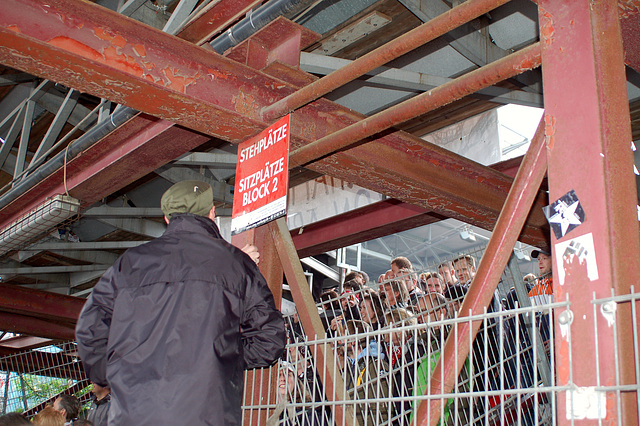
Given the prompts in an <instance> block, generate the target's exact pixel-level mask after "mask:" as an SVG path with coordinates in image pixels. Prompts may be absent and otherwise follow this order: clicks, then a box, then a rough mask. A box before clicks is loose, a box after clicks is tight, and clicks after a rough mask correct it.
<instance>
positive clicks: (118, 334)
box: [76, 214, 285, 425]
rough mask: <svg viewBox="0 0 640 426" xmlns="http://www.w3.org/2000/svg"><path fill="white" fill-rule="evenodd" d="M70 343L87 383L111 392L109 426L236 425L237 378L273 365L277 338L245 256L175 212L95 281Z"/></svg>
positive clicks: (276, 323)
mask: <svg viewBox="0 0 640 426" xmlns="http://www.w3.org/2000/svg"><path fill="white" fill-rule="evenodd" d="M76 339H77V341H78V352H79V354H80V358H81V359H82V361H83V364H84V368H85V371H86V373H87V376H88V377H89V378H90V379H91V380H92V381H94V382H96V383H98V384H100V385H107V384H108V385H109V386H110V387H111V407H110V411H109V425H162V424H167V425H168V424H171V425H174V424H175V425H178V424H180V425H183V424H184V425H187V424H188V425H214V424H215V425H237V424H240V423H241V410H240V405H241V402H242V392H243V373H244V370H245V369H246V368H256V367H264V366H268V365H271V364H272V363H273V362H274V361H275V360H276V359H277V358H278V357H279V356H280V355H281V354H282V351H283V349H284V346H285V331H284V321H283V319H282V315H281V314H280V312H279V311H278V310H277V309H276V307H275V304H274V300H273V296H272V294H271V291H270V290H269V288H268V287H267V284H266V282H265V280H264V278H263V277H262V275H261V274H260V271H259V270H258V268H257V266H256V265H255V263H254V262H253V261H252V260H251V259H250V258H249V256H247V255H246V254H244V253H243V252H242V251H241V250H239V249H237V248H235V247H233V246H232V245H230V244H229V243H227V242H225V241H224V240H223V239H222V237H221V236H220V232H219V231H218V228H217V226H216V225H215V223H214V222H213V221H211V220H210V219H208V218H205V217H200V216H195V215H191V214H180V215H174V216H173V217H172V218H171V221H170V223H169V226H168V227H167V230H166V232H165V233H164V234H163V235H162V237H160V238H158V239H156V240H154V241H151V242H149V243H147V244H144V245H141V246H139V247H136V248H132V249H130V250H127V252H126V253H124V254H123V255H122V256H121V257H120V258H119V259H118V260H117V261H116V262H115V264H114V265H113V266H112V267H111V268H109V270H107V272H106V273H105V274H104V275H103V276H102V278H101V279H100V281H99V282H98V283H97V284H96V286H95V287H94V289H93V292H92V293H91V296H89V298H88V299H87V302H86V304H85V306H84V308H83V309H82V312H81V313H80V318H79V319H78V324H77V327H76Z"/></svg>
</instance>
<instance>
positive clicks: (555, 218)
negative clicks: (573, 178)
mask: <svg viewBox="0 0 640 426" xmlns="http://www.w3.org/2000/svg"><path fill="white" fill-rule="evenodd" d="M542 211H544V215H545V216H546V217H547V221H548V222H549V225H551V230H553V233H554V234H555V236H556V239H558V240H559V239H560V238H562V237H564V236H565V235H567V233H569V232H571V231H572V230H573V229H575V228H577V227H578V226H579V225H581V224H582V222H584V210H582V206H581V205H580V200H578V195H576V192H575V191H574V190H573V189H572V190H571V191H569V192H567V193H566V194H564V195H563V196H562V197H560V198H559V199H558V200H557V201H556V202H554V203H552V204H550V205H548V206H546V207H543V208H542Z"/></svg>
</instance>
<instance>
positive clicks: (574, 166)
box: [538, 0, 640, 425]
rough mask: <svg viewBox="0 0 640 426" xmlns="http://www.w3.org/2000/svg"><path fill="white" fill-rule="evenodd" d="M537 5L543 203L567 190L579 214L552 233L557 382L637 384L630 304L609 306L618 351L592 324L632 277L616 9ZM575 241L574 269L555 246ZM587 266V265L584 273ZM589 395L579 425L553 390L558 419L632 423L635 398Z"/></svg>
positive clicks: (636, 261)
mask: <svg viewBox="0 0 640 426" xmlns="http://www.w3.org/2000/svg"><path fill="white" fill-rule="evenodd" d="M635 3H636V5H637V3H638V2H635ZM538 7H539V20H540V36H541V43H542V46H543V50H542V60H543V67H542V76H543V83H544V91H545V110H546V117H545V120H546V135H547V149H548V163H549V171H548V177H549V198H550V200H551V201H554V200H557V199H558V198H560V197H562V196H563V195H564V194H566V193H567V192H569V191H570V190H574V191H575V193H576V195H577V196H578V199H579V200H580V205H581V206H582V209H583V210H584V214H585V219H584V221H583V223H582V224H580V225H579V226H577V227H576V228H575V229H573V230H570V231H569V232H568V233H566V234H564V235H561V237H560V238H557V237H556V235H552V236H551V237H552V238H551V242H552V245H553V252H552V254H553V260H554V263H553V274H554V280H555V282H554V294H555V298H556V300H565V298H568V299H569V301H570V302H571V306H570V309H571V311H572V312H573V324H572V328H571V329H572V339H571V342H570V344H569V342H568V341H567V338H566V335H565V336H563V334H562V333H560V329H559V328H558V326H557V325H556V330H557V331H556V335H555V336H556V341H555V346H556V382H557V384H558V385H559V386H566V385H569V386H577V387H584V388H588V389H595V388H594V387H596V386H616V385H624V384H629V383H634V384H635V383H638V382H637V380H638V379H639V378H637V377H635V370H634V351H633V338H632V335H633V331H632V329H631V325H632V321H631V317H630V311H629V306H628V304H623V303H621V304H618V305H617V306H616V308H617V310H616V314H617V318H616V319H615V321H616V326H617V331H618V334H619V336H618V341H617V345H618V351H617V353H616V351H615V348H616V345H615V342H614V339H615V336H614V335H613V333H611V332H610V330H611V324H610V323H608V321H607V319H606V318H605V315H604V314H605V313H604V312H600V310H598V312H597V313H596V318H595V319H592V318H593V312H594V307H593V305H592V303H591V300H592V297H593V296H594V295H595V296H596V297H598V298H604V297H609V296H611V292H612V290H613V291H615V293H616V294H618V295H622V294H627V293H628V292H629V287H630V286H631V285H634V284H635V285H636V286H637V285H638V277H640V240H639V238H638V218H637V211H636V204H637V192H636V184H635V177H634V174H633V157H632V152H631V149H630V141H631V132H630V127H631V126H630V118H629V106H628V99H627V89H626V77H625V69H624V54H623V47H622V40H621V33H620V20H619V15H618V11H619V4H618V2H617V1H615V0H600V1H589V0H574V1H570V2H566V1H559V0H539V1H538ZM576 237H581V239H580V240H577V241H578V242H580V241H581V242H582V243H584V242H587V245H590V242H591V241H592V242H593V247H592V248H589V250H590V251H591V250H592V251H593V253H590V255H591V257H587V259H586V260H584V261H580V262H579V261H578V260H576V259H575V258H573V260H572V258H571V257H569V256H567V257H564V256H563V254H564V249H561V247H562V246H560V245H561V244H563V243H568V242H569V241H572V240H573V241H574V243H575V242H576V240H575V238H576ZM582 243H581V244H582ZM596 266H597V274H594V273H593V268H594V267H596ZM587 267H589V268H591V269H589V271H590V272H589V275H587V272H588V270H587ZM560 273H562V275H559V274H560ZM562 277H564V279H562ZM593 321H597V323H596V325H597V329H598V330H606V331H605V332H599V333H598V335H597V337H596V336H595V333H594V323H593ZM596 353H597V354H598V358H596V356H595V354H596ZM598 360H599V361H598ZM616 364H618V366H617V365H616ZM594 367H595V368H594ZM616 370H617V371H616ZM617 374H619V375H620V381H618V380H617V377H616V375H617ZM595 395H596V396H597V397H598V401H599V404H600V405H599V407H598V410H597V412H596V413H597V416H595V417H597V418H592V419H588V420H585V419H584V417H585V413H584V412H583V411H584V407H585V405H584V403H585V401H584V399H583V398H584V397H583V396H581V395H580V394H579V392H572V391H568V392H562V393H560V394H559V395H558V409H559V413H558V419H559V420H561V421H562V422H563V423H564V422H565V421H566V422H567V423H569V420H571V423H572V424H573V421H574V420H575V421H576V422H579V423H580V424H583V423H590V424H597V423H599V422H600V421H601V422H602V423H600V424H617V423H618V422H620V424H625V425H627V424H638V417H637V416H638V414H637V406H636V405H637V400H635V397H636V395H635V392H623V393H622V394H621V395H620V394H617V393H616V392H607V393H606V394H605V393H604V392H603V391H600V390H597V391H595ZM618 398H622V403H623V405H622V412H619V411H618V409H617V406H616V402H617V399H618ZM567 399H568V400H569V401H568V402H567ZM634 401H635V402H634ZM571 403H572V405H570V404H571ZM580 407H582V408H580ZM570 409H573V410H575V411H569V410H570Z"/></svg>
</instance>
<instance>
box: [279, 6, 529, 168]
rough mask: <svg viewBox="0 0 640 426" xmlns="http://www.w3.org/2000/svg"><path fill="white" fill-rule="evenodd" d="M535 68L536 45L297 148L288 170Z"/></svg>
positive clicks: (290, 159) (290, 158)
mask: <svg viewBox="0 0 640 426" xmlns="http://www.w3.org/2000/svg"><path fill="white" fill-rule="evenodd" d="M464 4H466V3H464ZM538 66H540V44H539V43H535V44H532V45H531V46H528V47H525V48H524V49H522V50H519V51H517V52H514V53H512V54H510V55H508V56H505V57H504V58H502V59H499V60H497V61H495V62H493V63H491V64H489V65H486V66H484V67H482V68H478V69H477V70H474V71H471V72H469V73H467V74H464V75H462V76H460V77H458V78H456V79H453V80H451V81H449V82H447V83H445V84H443V85H441V86H438V87H436V88H434V89H432V90H429V91H427V92H424V93H421V94H420V95H418V96H416V97H413V98H411V99H409V100H406V101H404V102H402V103H400V104H398V105H394V106H392V107H390V108H387V109H385V110H384V111H381V112H379V113H377V114H374V115H372V116H371V117H367V118H365V119H364V120H361V121H359V122H357V123H355V124H352V125H351V126H349V127H346V128H344V129H341V130H338V131H337V132H334V133H332V134H330V135H328V136H325V137H324V138H322V139H319V140H317V141H315V142H312V143H310V144H307V145H305V146H304V147H302V148H298V149H297V150H295V151H294V152H292V153H291V155H290V156H289V164H290V166H289V167H291V168H293V167H298V166H302V165H305V164H308V163H310V162H312V161H315V160H317V159H319V158H322V157H325V156H327V155H329V154H332V153H334V152H336V151H338V150H341V149H345V148H347V147H349V146H351V145H353V144H355V143H357V142H359V141H361V140H363V139H365V138H367V137H369V136H373V135H375V134H378V133H380V132H382V131H384V130H387V129H389V128H391V127H393V126H396V125H398V124H402V123H404V122H405V121H407V120H410V119H412V118H414V117H416V116H419V115H422V114H425V113H427V112H429V111H433V110H435V109H437V108H440V107H441V106H444V105H447V104H449V103H451V102H453V101H455V100H458V99H461V98H463V97H465V96H468V95H470V94H472V93H475V92H477V91H478V90H480V89H483V88H485V87H488V86H492V85H494V84H496V83H499V82H501V81H503V80H506V79H508V78H511V77H514V76H516V75H518V74H521V73H523V72H525V71H528V70H530V69H532V68H537V67H538ZM312 84H313V83H312Z"/></svg>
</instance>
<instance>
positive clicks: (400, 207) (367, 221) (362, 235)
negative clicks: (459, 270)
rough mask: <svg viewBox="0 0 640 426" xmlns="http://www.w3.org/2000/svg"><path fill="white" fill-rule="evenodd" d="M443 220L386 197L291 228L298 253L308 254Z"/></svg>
mask: <svg viewBox="0 0 640 426" xmlns="http://www.w3.org/2000/svg"><path fill="white" fill-rule="evenodd" d="M443 219H446V218H445V217H444V216H440V215H438V214H435V213H433V212H430V211H428V210H426V209H424V208H421V207H418V206H414V205H412V204H407V203H403V202H401V201H399V200H396V199H393V198H389V199H386V200H383V201H379V202H377V203H373V204H369V205H368V206H365V207H361V208H359V209H354V210H351V211H349V212H346V213H343V214H340V215H337V216H333V217H330V218H328V219H325V220H321V221H319V222H315V223H312V224H310V225H307V226H304V227H302V228H297V229H292V230H291V237H292V238H293V244H294V245H295V246H296V251H297V252H298V256H299V257H301V258H303V257H308V256H313V255H316V254H320V253H324V252H326V251H329V250H334V249H337V248H340V247H346V246H349V245H351V244H355V243H359V242H362V241H368V240H371V239H374V238H379V237H383V236H385V235H389V234H394V233H396V232H402V231H406V230H407V229H413V228H416V227H418V226H423V225H428V224H430V223H434V222H438V221H440V220H443Z"/></svg>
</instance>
